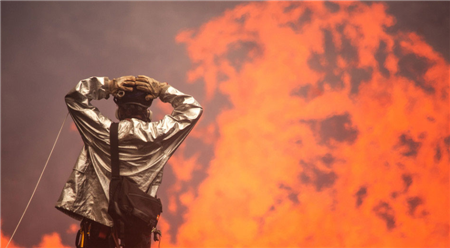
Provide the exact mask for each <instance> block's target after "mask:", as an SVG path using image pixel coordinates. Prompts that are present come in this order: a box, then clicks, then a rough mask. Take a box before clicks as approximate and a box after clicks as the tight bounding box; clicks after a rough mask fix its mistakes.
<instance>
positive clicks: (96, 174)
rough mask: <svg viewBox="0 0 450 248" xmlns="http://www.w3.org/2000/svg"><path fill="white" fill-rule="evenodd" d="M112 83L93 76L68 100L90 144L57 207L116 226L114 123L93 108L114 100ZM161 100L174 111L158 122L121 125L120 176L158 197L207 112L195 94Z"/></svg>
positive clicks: (170, 90)
mask: <svg viewBox="0 0 450 248" xmlns="http://www.w3.org/2000/svg"><path fill="white" fill-rule="evenodd" d="M108 81H109V79H108V78H106V77H91V78H88V79H85V80H82V81H80V82H79V83H78V84H77V85H76V86H75V88H73V89H72V90H71V91H70V92H69V93H68V94H67V95H66V97H65V100H66V104H67V107H68V108H69V113H70V115H71V116H72V119H73V121H74V123H75V125H76V126H77V128H78V131H79V132H80V134H81V137H82V139H83V142H84V146H83V148H82V149H81V153H80V155H79V157H78V160H77V161H76V163H75V166H74V168H73V171H72V173H71V175H70V177H69V179H68V180H67V182H66V184H65V185H64V188H63V190H62V193H61V196H60V197H59V199H58V202H57V203H56V208H57V209H59V210H61V211H63V212H64V213H66V214H68V215H69V216H71V217H73V218H75V219H78V220H80V219H82V218H83V217H85V218H88V219H91V220H93V221H96V222H99V223H101V224H103V225H107V226H112V224H113V223H112V219H111V217H110V216H109V215H108V201H109V181H110V178H111V167H110V164H111V156H110V142H109V129H110V125H111V122H112V121H111V120H110V119H109V118H108V117H106V116H104V115H102V114H101V113H100V112H99V110H98V109H97V108H96V107H94V106H93V105H92V104H91V100H101V99H105V98H108V96H109V94H110V91H109V88H108ZM159 98H160V100H161V101H163V102H166V103H170V104H171V105H172V107H173V112H172V114H170V115H166V116H164V118H163V119H162V120H159V121H156V122H144V121H141V120H139V119H135V118H132V119H128V120H122V121H120V122H119V159H120V174H121V175H123V176H128V177H130V178H131V179H133V180H134V181H135V182H136V183H138V185H139V187H140V189H141V190H143V191H144V192H147V193H148V194H149V195H151V196H155V195H156V192H157V190H158V187H159V185H160V184H161V179H162V176H163V169H164V165H165V164H166V162H167V160H169V158H170V156H171V155H172V154H173V153H174V152H175V150H176V149H177V148H178V146H179V145H180V144H181V142H183V140H184V139H185V138H186V136H187V135H188V134H189V132H190V131H191V130H192V128H193V127H194V125H195V124H196V123H197V121H198V119H199V118H200V116H201V114H202V111H203V110H202V107H201V106H200V104H199V103H198V102H197V101H196V100H195V99H194V98H193V97H192V96H190V95H187V94H184V93H182V92H180V91H178V90H176V89H175V88H174V87H172V86H169V87H167V88H165V89H164V90H163V92H162V93H161V95H160V97H159Z"/></svg>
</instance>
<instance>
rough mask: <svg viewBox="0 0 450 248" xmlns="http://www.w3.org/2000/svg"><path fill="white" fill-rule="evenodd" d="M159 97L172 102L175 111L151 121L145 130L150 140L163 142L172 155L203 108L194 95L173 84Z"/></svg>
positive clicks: (163, 100) (166, 151)
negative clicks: (178, 88) (183, 91)
mask: <svg viewBox="0 0 450 248" xmlns="http://www.w3.org/2000/svg"><path fill="white" fill-rule="evenodd" d="M159 98H160V100H161V101H162V102H165V103H170V104H171V105H172V107H173V111H172V113H171V114H170V115H165V116H164V118H163V119H161V120H158V121H155V122H151V123H150V125H148V126H147V128H148V129H147V128H146V130H144V132H146V134H147V135H148V136H147V140H148V141H152V143H158V144H161V145H162V146H163V150H164V151H165V153H166V155H168V156H170V155H171V154H172V153H173V152H174V150H175V149H176V148H177V147H178V146H179V145H180V144H181V142H182V141H183V140H184V139H185V138H186V136H187V135H188V134H189V132H190V131H191V130H192V128H193V127H194V125H195V124H196V123H197V121H198V120H199V119H200V117H201V115H202V113H203V108H202V107H201V106H200V104H199V103H198V102H197V101H196V100H195V99H194V97H192V96H191V95H188V94H185V93H182V92H180V91H179V90H177V89H175V88H174V87H172V86H169V87H167V88H165V89H164V90H163V92H162V93H161V95H160V96H159Z"/></svg>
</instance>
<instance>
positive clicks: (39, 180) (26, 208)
mask: <svg viewBox="0 0 450 248" xmlns="http://www.w3.org/2000/svg"><path fill="white" fill-rule="evenodd" d="M68 115H69V113H67V115H66V117H65V118H64V121H63V123H62V125H61V128H60V129H59V132H58V136H56V140H55V143H54V144H53V147H52V150H51V151H50V154H49V155H48V158H47V162H45V165H44V169H43V170H42V172H41V176H40V177H39V179H38V181H37V184H36V187H34V191H33V194H31V198H30V200H29V201H28V204H27V206H26V207H25V210H24V211H23V214H22V217H20V220H19V223H17V226H16V229H14V232H13V234H12V235H11V238H10V239H9V241H8V244H6V247H5V248H8V245H9V243H11V241H12V239H13V237H14V234H16V231H17V228H19V225H20V222H22V219H23V216H25V213H26V212H27V210H28V206H30V202H31V200H32V199H33V196H34V193H36V189H37V187H38V186H39V182H41V178H42V175H44V171H45V168H47V164H48V161H49V160H50V157H51V156H52V153H53V150H54V149H55V145H56V142H57V141H58V139H59V135H60V134H61V130H62V128H63V127H64V123H66V119H67V116H68Z"/></svg>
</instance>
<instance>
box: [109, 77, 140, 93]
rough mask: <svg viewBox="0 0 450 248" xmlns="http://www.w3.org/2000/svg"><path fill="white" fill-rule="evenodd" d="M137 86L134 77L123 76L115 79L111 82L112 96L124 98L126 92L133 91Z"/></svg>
mask: <svg viewBox="0 0 450 248" xmlns="http://www.w3.org/2000/svg"><path fill="white" fill-rule="evenodd" d="M135 85H136V78H135V77H134V76H123V77H120V78H114V79H113V80H110V81H109V89H110V90H109V91H110V93H111V95H113V96H115V97H118V98H120V97H122V96H124V95H125V94H124V93H125V92H124V91H133V87H132V86H135Z"/></svg>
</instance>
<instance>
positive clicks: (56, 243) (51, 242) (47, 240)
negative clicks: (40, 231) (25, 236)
mask: <svg viewBox="0 0 450 248" xmlns="http://www.w3.org/2000/svg"><path fill="white" fill-rule="evenodd" d="M9 238H10V237H8V236H4V235H3V231H2V232H1V247H2V248H4V247H6V245H7V244H8V241H9ZM56 247H57V248H70V246H64V245H63V244H62V243H61V237H60V236H59V234H58V233H56V232H54V233H51V234H45V235H44V236H43V237H42V240H41V243H39V245H37V246H33V248H56ZM8 248H22V246H18V245H17V244H15V242H14V241H11V243H10V244H9V246H8Z"/></svg>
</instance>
